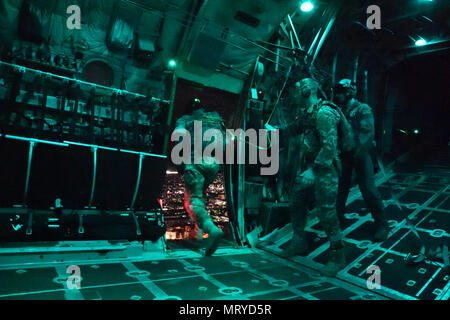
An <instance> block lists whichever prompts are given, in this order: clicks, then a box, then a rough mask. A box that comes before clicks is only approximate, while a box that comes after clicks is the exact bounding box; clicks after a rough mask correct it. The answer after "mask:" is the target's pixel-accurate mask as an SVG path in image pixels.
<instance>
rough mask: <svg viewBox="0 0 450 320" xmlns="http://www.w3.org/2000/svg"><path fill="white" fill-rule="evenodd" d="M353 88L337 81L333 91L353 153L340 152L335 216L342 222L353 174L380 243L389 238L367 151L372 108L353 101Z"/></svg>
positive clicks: (372, 130) (371, 138) (370, 140)
mask: <svg viewBox="0 0 450 320" xmlns="http://www.w3.org/2000/svg"><path fill="white" fill-rule="evenodd" d="M355 96H356V86H355V85H354V84H353V83H352V81H351V80H349V79H343V80H341V81H339V83H338V84H337V85H336V88H335V102H336V103H337V104H338V105H339V106H340V107H341V108H342V111H343V112H344V114H345V116H346V117H347V119H348V121H349V122H350V124H351V126H352V128H353V132H354V136H355V144H356V147H355V149H354V151H353V152H350V153H343V154H342V156H341V158H342V168H343V170H342V178H341V179H340V181H339V192H338V200H337V212H338V217H339V219H340V220H341V223H342V221H344V220H343V219H344V214H345V204H346V202H347V198H348V193H349V190H350V187H351V184H352V174H353V170H355V172H356V177H357V181H358V184H359V188H360V190H361V193H362V195H363V198H364V200H365V202H366V206H367V208H368V209H369V210H370V211H371V212H372V217H373V218H374V220H375V223H376V225H377V230H376V232H375V235H374V239H375V240H376V241H384V240H386V238H387V237H388V235H389V228H388V224H387V222H386V219H385V217H384V213H383V211H384V207H383V202H382V200H381V197H380V194H379V193H378V191H377V188H376V186H375V179H374V172H373V162H372V158H371V151H372V150H373V147H374V137H375V125H374V117H373V113H372V109H371V108H370V106H368V105H367V104H364V103H361V102H359V101H358V100H356V99H355Z"/></svg>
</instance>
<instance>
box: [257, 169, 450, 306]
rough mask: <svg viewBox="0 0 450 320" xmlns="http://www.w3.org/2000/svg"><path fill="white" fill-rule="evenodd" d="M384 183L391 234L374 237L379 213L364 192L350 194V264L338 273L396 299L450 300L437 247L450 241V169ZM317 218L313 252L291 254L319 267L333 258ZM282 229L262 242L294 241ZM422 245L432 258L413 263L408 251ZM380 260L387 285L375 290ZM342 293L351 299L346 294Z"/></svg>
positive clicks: (311, 230) (275, 248)
mask: <svg viewBox="0 0 450 320" xmlns="http://www.w3.org/2000/svg"><path fill="white" fill-rule="evenodd" d="M379 189H380V193H381V194H382V198H383V200H384V202H385V206H386V209H385V212H386V216H387V219H388V221H389V225H390V227H391V228H392V229H391V233H390V236H389V239H387V240H386V241H384V242H382V243H377V242H374V241H373V238H372V237H373V234H374V231H375V228H374V224H373V223H372V222H373V219H372V218H371V215H370V213H368V211H367V209H366V208H365V207H364V201H363V200H362V199H361V197H360V195H359V196H354V197H353V199H349V203H348V204H347V213H346V221H345V224H344V228H343V229H344V231H343V233H344V237H345V238H344V241H345V243H346V253H347V261H348V265H347V267H346V268H345V269H344V270H343V271H341V272H340V273H339V274H338V276H337V278H338V279H341V280H343V281H346V282H348V283H351V284H353V285H356V286H360V287H361V288H362V289H365V290H367V291H368V292H375V293H377V294H380V295H383V296H385V297H388V298H391V299H420V300H422V299H423V300H441V299H445V300H448V298H449V296H450V292H449V291H450V270H449V269H450V268H449V267H448V266H445V265H444V260H443V257H442V254H441V255H439V254H437V255H436V252H438V250H440V251H441V252H442V250H445V249H444V246H446V247H447V248H448V247H450V210H449V208H448V202H449V201H450V200H449V195H448V193H449V191H450V170H448V168H447V169H445V168H432V170H427V169H426V170H424V171H423V172H420V173H411V174H408V173H402V174H396V175H394V176H392V177H391V178H390V179H389V180H386V181H383V182H382V183H381V185H380V186H379ZM353 194H355V193H353ZM407 219H408V220H409V222H408V221H407ZM317 223H318V221H317V219H311V220H310V221H309V223H308V225H307V228H306V231H307V235H308V238H309V242H310V244H311V245H312V247H313V250H312V252H311V253H310V254H309V255H308V257H295V258H293V259H291V261H293V262H295V263H298V264H299V265H302V266H308V267H310V268H312V269H315V270H318V269H319V268H320V267H322V265H323V264H324V263H326V261H327V260H328V250H327V249H328V248H329V243H328V242H327V241H325V240H324V236H325V235H324V233H323V231H319V230H320V229H319V228H317ZM286 230H287V231H286ZM278 233H281V234H277V235H274V236H273V237H274V238H275V239H276V241H272V242H265V243H262V245H261V246H260V248H262V249H264V250H267V251H268V252H272V253H274V254H280V253H281V251H282V249H283V248H285V247H287V246H288V245H289V242H290V238H291V235H292V230H289V228H288V229H286V228H285V230H283V231H279V232H278ZM422 247H423V248H425V252H426V253H427V256H428V257H427V259H426V260H425V261H423V262H422V263H418V264H412V265H411V264H407V262H406V261H405V258H406V257H407V256H408V254H419V253H420V252H421V250H423V249H422ZM433 254H434V256H433ZM374 265H376V266H378V267H379V269H380V271H381V277H380V279H381V288H380V289H378V290H377V289H375V290H369V289H368V288H367V280H368V278H369V277H370V275H371V273H368V272H367V271H368V268H369V267H371V266H374ZM328 298H330V299H331V298H332V296H328ZM341 298H342V299H345V295H342V296H341Z"/></svg>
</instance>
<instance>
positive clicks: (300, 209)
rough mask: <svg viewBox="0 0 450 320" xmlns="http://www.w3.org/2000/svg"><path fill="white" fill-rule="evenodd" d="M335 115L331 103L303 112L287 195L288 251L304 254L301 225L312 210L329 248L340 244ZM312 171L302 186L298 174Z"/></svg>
mask: <svg viewBox="0 0 450 320" xmlns="http://www.w3.org/2000/svg"><path fill="white" fill-rule="evenodd" d="M339 121H340V116H339V113H338V112H337V111H336V110H335V109H334V108H333V107H331V102H324V101H319V103H318V104H316V105H315V106H313V107H312V108H310V109H309V110H308V111H307V114H306V115H305V118H304V119H303V121H302V123H303V124H302V130H301V131H302V132H303V134H302V136H301V137H300V139H299V142H300V148H299V150H301V155H300V158H299V160H300V161H299V165H298V170H297V174H296V178H295V182H294V185H293V188H292V189H291V190H292V191H291V195H290V213H291V221H292V225H293V230H294V236H293V239H292V243H291V250H294V251H295V253H296V254H305V253H306V252H305V251H306V250H307V249H306V247H305V243H306V242H305V234H304V229H305V224H306V218H307V213H308V211H309V210H312V209H313V208H314V207H315V208H316V209H317V215H318V217H319V219H320V223H321V225H322V228H323V229H324V230H325V232H326V234H327V236H328V237H329V239H330V242H331V245H332V248H333V247H335V246H337V245H342V240H341V238H342V236H341V230H340V226H339V221H338V218H337V214H336V207H335V205H336V197H337V189H338V181H339V173H338V168H339V167H340V164H339V152H338V124H339ZM308 169H312V171H313V173H314V183H313V184H311V185H305V184H304V183H303V179H302V173H304V172H305V171H306V170H308Z"/></svg>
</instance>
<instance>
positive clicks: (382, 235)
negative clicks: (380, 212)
mask: <svg viewBox="0 0 450 320" xmlns="http://www.w3.org/2000/svg"><path fill="white" fill-rule="evenodd" d="M375 224H376V226H377V229H376V231H375V234H374V236H373V238H374V240H375V241H376V242H383V241H385V240H386V239H387V238H388V236H389V225H388V223H387V222H386V221H385V220H382V221H375Z"/></svg>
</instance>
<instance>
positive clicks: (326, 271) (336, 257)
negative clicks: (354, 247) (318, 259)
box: [321, 243, 347, 277]
mask: <svg viewBox="0 0 450 320" xmlns="http://www.w3.org/2000/svg"><path fill="white" fill-rule="evenodd" d="M344 250H345V249H344V246H343V245H342V243H340V244H339V245H337V246H335V247H334V248H332V249H331V251H330V260H329V261H328V263H327V264H326V265H325V267H323V268H322V270H321V273H322V274H323V275H324V276H326V277H335V276H336V275H337V274H338V272H339V271H340V270H342V269H343V268H344V267H345V266H346V265H347V263H346V259H345V252H344Z"/></svg>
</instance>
